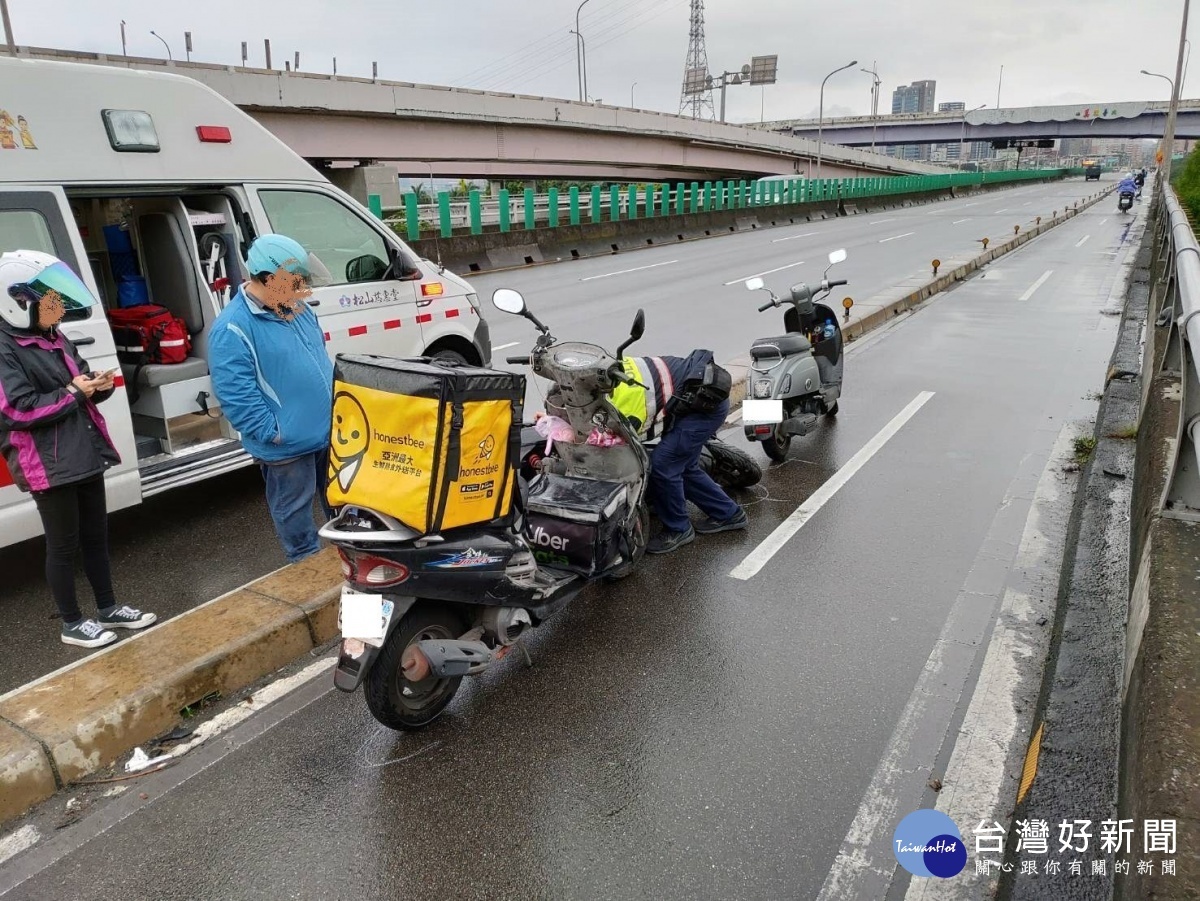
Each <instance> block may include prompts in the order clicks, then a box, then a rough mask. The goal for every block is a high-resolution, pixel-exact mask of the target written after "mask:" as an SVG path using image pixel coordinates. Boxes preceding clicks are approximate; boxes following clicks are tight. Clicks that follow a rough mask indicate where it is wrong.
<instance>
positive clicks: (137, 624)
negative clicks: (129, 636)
mask: <svg viewBox="0 0 1200 901" xmlns="http://www.w3.org/2000/svg"><path fill="white" fill-rule="evenodd" d="M96 620H97V621H98V622H99V623H100V625H102V626H105V627H107V628H109V629H145V628H146V627H147V626H153V625H154V624H155V623H156V622H158V617H157V616H155V615H154V614H153V613H143V612H142V611H141V610H135V609H133V608H132V607H113V608H112V609H111V610H101V611H100V615H99V616H98V617H96Z"/></svg>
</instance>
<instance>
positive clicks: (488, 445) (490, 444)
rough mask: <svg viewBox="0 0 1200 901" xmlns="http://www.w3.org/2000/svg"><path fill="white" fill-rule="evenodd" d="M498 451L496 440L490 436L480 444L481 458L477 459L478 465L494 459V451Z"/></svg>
mask: <svg viewBox="0 0 1200 901" xmlns="http://www.w3.org/2000/svg"><path fill="white" fill-rule="evenodd" d="M495 449H496V439H495V438H493V437H492V436H491V435H488V436H487V437H486V438H484V439H483V440H482V441H480V442H479V456H478V457H476V458H475V462H476V463H482V462H483V461H484V460H490V459H492V451H494V450H495Z"/></svg>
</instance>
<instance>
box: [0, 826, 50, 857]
mask: <svg viewBox="0 0 1200 901" xmlns="http://www.w3.org/2000/svg"><path fill="white" fill-rule="evenodd" d="M41 837H42V834H41V833H40V832H38V829H37V827H36V826H22V827H21V828H20V829H18V830H17V831H16V832H12V833H9V834H8V835H6V836H4V838H0V864H2V863H4V861H6V860H8V859H9V858H10V857H16V856H17V855H18V854H20V853H21V852H22V851H25V850H28V849H29V848H32V847H33V846H34V845H36V844H37V843H38V841H39V840H41Z"/></svg>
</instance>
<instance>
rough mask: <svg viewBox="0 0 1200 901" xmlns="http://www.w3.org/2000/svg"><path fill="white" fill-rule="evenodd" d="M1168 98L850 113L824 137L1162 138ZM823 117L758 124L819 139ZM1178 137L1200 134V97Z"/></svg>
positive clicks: (1183, 109)
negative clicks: (1064, 104)
mask: <svg viewBox="0 0 1200 901" xmlns="http://www.w3.org/2000/svg"><path fill="white" fill-rule="evenodd" d="M1167 106H1168V104H1167V103H1166V102H1162V103H1155V102H1149V101H1136V102H1121V103H1109V104H1099V105H1088V104H1081V105H1075V106H1036V107H1015V108H1005V109H998V110H994V109H981V110H973V111H970V112H967V113H965V114H964V113H963V112H961V111H952V112H944V113H942V112H939V113H904V114H900V115H888V116H879V117H878V118H873V117H871V116H848V117H843V118H836V119H826V120H825V122H824V124H823V125H822V126H821V129H820V130H821V137H822V139H823V140H825V141H828V142H829V143H831V144H837V145H839V146H843V147H869V146H871V144H872V143H874V144H876V145H882V146H887V145H890V144H953V143H957V142H958V141H994V140H998V139H1000V138H1016V139H1028V140H1033V139H1037V138H1059V139H1061V138H1129V139H1134V138H1160V137H1162V133H1163V126H1164V125H1165V124H1166V117H1167ZM817 125H818V123H817V120H815V119H790V120H784V121H778V122H768V123H765V124H764V125H761V126H757V127H759V128H763V129H765V130H768V131H772V132H775V133H777V134H787V135H791V136H792V137H794V138H807V139H810V140H816V137H817ZM1175 137H1176V138H1177V139H1178V140H1189V139H1196V138H1200V100H1184V101H1182V102H1181V103H1180V106H1179V115H1178V121H1177V122H1176V124H1175Z"/></svg>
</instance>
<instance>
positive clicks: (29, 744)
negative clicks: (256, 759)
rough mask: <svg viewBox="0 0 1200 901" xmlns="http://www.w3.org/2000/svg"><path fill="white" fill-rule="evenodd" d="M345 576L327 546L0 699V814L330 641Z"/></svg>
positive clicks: (1, 817) (24, 806) (15, 812)
mask: <svg viewBox="0 0 1200 901" xmlns="http://www.w3.org/2000/svg"><path fill="white" fill-rule="evenodd" d="M341 584H342V576H341V568H340V566H339V565H338V561H337V555H336V552H335V551H333V550H332V549H326V550H323V551H321V552H320V553H319V554H317V555H316V556H314V557H310V558H309V559H308V560H305V561H303V562H301V563H297V564H294V565H292V566H286V567H284V568H282V569H280V570H277V571H276V572H274V573H271V574H270V575H267V576H264V577H263V578H261V579H258V580H257V581H254V582H251V583H249V584H248V585H245V586H243V587H242V588H239V589H237V590H235V591H233V592H230V593H229V594H226V595H223V596H222V597H219V598H217V599H215V600H213V601H210V602H208V603H207V604H204V605H202V606H201V607H197V608H196V609H195V610H190V611H188V612H187V613H184V614H182V615H181V616H177V617H175V618H174V619H171V620H168V621H166V622H165V623H163V624H162V625H160V626H156V627H154V628H152V629H150V630H149V631H147V632H145V633H142V634H139V635H136V636H134V637H133V638H130V639H128V640H126V641H123V642H121V643H119V644H116V645H113V646H112V648H111V649H109V650H107V651H102V652H100V653H98V654H96V655H94V656H92V657H88V658H86V659H85V660H83V661H81V662H80V664H79V665H77V666H74V667H69V668H67V669H65V670H63V671H60V672H58V673H52V674H50V676H48V677H47V678H45V679H42V680H38V681H36V682H34V683H31V684H30V685H27V686H24V687H22V688H20V689H17V690H16V691H15V692H11V693H9V694H8V695H5V696H4V697H3V698H0V821H6V820H8V819H11V818H13V817H16V816H20V815H21V814H22V813H24V812H25V811H27V810H28V809H29V808H30V807H32V806H33V805H34V804H37V803H38V802H40V801H43V800H45V799H46V798H49V797H51V796H52V795H53V794H54V793H55V792H56V791H58V790H60V789H63V788H66V787H68V786H70V785H71V784H72V783H75V782H78V781H79V780H81V779H83V778H85V777H86V776H88V775H89V774H91V773H94V772H96V771H97V770H99V769H102V768H104V767H107V766H110V765H111V764H113V763H114V762H116V761H117V760H118V759H119V758H120V757H122V756H123V755H124V754H126V753H128V752H129V751H130V750H131V749H132V748H134V747H136V746H137V745H138V744H140V743H142V742H145V741H148V740H150V739H152V738H154V737H155V736H158V735H161V734H162V733H164V732H166V731H168V730H170V729H171V728H172V727H173V726H175V725H176V724H177V723H178V722H179V719H180V711H181V710H183V708H185V707H187V706H189V705H194V704H196V703H198V702H199V701H200V700H201V699H203V698H205V697H208V696H210V695H211V694H213V693H214V692H218V693H220V694H221V695H222V696H224V695H228V694H230V693H231V692H234V691H237V690H238V689H240V688H243V687H245V686H246V685H249V684H251V683H253V682H255V681H257V680H258V679H261V678H262V677H263V676H266V675H268V674H270V673H272V672H274V671H276V670H278V669H279V668H281V667H283V666H286V665H287V664H289V663H291V662H292V661H294V660H295V659H296V658H297V657H300V656H302V655H303V654H305V653H307V652H309V651H311V650H313V649H314V648H316V647H320V646H321V645H323V644H324V643H325V642H327V641H329V640H330V639H332V638H334V637H335V636H336V634H337V599H338V597H339V595H340V590H341ZM130 686H137V687H136V688H134V689H133V690H132V691H131V690H130Z"/></svg>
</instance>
